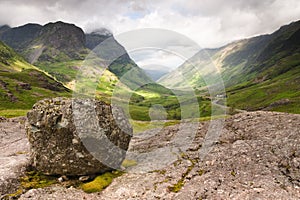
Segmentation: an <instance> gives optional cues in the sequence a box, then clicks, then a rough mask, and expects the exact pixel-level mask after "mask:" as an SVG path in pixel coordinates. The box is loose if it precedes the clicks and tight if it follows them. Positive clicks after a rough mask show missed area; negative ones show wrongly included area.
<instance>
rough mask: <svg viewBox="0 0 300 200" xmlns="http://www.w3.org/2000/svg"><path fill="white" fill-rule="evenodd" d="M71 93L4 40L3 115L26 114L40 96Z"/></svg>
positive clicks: (0, 62)
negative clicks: (27, 60) (28, 61)
mask: <svg viewBox="0 0 300 200" xmlns="http://www.w3.org/2000/svg"><path fill="white" fill-rule="evenodd" d="M70 95H71V93H70V90H69V89H67V88H66V87H64V86H63V85H62V84H61V83H59V82H57V81H55V80H54V79H53V78H51V77H49V76H47V75H46V74H45V73H43V72H41V71H39V70H38V69H37V68H36V67H34V66H32V65H30V64H28V63H27V62H26V61H25V60H24V59H23V58H22V57H20V56H19V55H18V54H16V53H15V52H14V51H13V50H12V49H11V48H10V47H8V46H6V45H4V44H3V43H2V42H0V116H8V117H12V116H20V115H25V113H26V112H27V110H29V109H31V107H32V105H33V104H34V103H35V102H36V101H38V100H40V99H43V98H47V97H55V96H70Z"/></svg>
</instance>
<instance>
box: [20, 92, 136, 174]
mask: <svg viewBox="0 0 300 200" xmlns="http://www.w3.org/2000/svg"><path fill="white" fill-rule="evenodd" d="M27 118H28V122H27V124H26V132H27V136H28V139H29V142H30V146H31V164H32V166H33V167H35V168H36V169H37V170H38V171H41V172H43V173H45V174H49V175H50V174H51V175H54V174H59V175H89V174H95V173H102V172H105V171H108V170H111V169H112V168H119V167H120V165H121V163H122V161H123V159H124V158H125V155H126V151H127V148H128V145H129V142H130V139H131V136H132V128H131V126H130V124H129V122H128V120H127V119H126V117H125V115H124V113H123V112H122V110H121V109H119V108H114V109H112V107H111V106H110V105H108V104H106V103H104V102H100V101H95V100H91V99H73V100H72V99H66V98H54V99H45V100H42V101H39V102H38V103H36V104H35V105H34V106H33V109H32V110H31V111H30V112H28V114H27ZM115 118H116V119H117V120H118V121H117V122H116V121H115ZM120 124H121V125H122V127H119V125H120Z"/></svg>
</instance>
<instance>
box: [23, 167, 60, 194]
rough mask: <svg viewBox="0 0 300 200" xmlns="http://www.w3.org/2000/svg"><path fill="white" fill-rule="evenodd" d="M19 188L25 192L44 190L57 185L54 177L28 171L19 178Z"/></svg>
mask: <svg viewBox="0 0 300 200" xmlns="http://www.w3.org/2000/svg"><path fill="white" fill-rule="evenodd" d="M20 183H21V187H22V188H23V189H25V190H29V189H34V188H44V187H47V186H50V185H53V184H55V183H57V181H56V177H52V176H46V175H43V174H42V173H40V172H35V171H30V172H27V173H26V175H25V176H23V177H21V178H20Z"/></svg>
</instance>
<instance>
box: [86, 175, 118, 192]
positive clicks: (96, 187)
mask: <svg viewBox="0 0 300 200" xmlns="http://www.w3.org/2000/svg"><path fill="white" fill-rule="evenodd" d="M122 174H123V173H122V172H119V171H114V172H106V173H104V174H102V175H99V176H97V177H96V178H95V179H94V180H93V181H91V182H88V183H84V184H82V185H81V186H80V187H81V189H82V190H83V191H84V192H86V193H93V192H100V191H102V190H103V189H104V188H106V187H107V186H109V185H110V184H111V183H112V181H113V179H114V178H116V177H118V176H121V175H122Z"/></svg>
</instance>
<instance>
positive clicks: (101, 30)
mask: <svg viewBox="0 0 300 200" xmlns="http://www.w3.org/2000/svg"><path fill="white" fill-rule="evenodd" d="M90 34H91V35H103V36H108V37H110V36H112V35H113V34H112V32H111V31H110V30H108V29H106V28H99V29H96V30H94V31H92V32H91V33H90Z"/></svg>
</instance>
